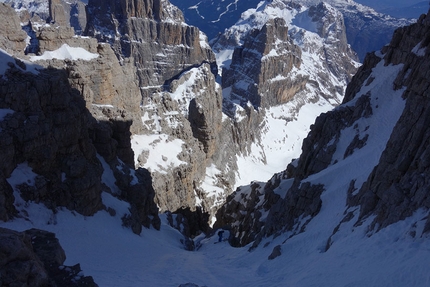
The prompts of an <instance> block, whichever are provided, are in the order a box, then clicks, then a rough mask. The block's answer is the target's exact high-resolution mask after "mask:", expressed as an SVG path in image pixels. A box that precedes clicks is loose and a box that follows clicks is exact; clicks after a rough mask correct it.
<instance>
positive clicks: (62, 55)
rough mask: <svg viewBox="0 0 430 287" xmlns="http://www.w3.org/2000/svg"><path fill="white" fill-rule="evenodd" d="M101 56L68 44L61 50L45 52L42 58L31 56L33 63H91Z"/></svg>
mask: <svg viewBox="0 0 430 287" xmlns="http://www.w3.org/2000/svg"><path fill="white" fill-rule="evenodd" d="M98 56H99V55H98V54H95V53H90V52H88V51H87V50H85V49H84V48H81V47H70V46H69V45H67V44H63V45H62V46H61V47H60V48H59V49H57V50H55V51H45V52H44V53H43V54H42V55H41V56H31V57H30V60H31V61H39V60H52V59H58V60H66V59H68V60H79V59H81V60H85V61H89V60H92V59H95V58H97V57H98Z"/></svg>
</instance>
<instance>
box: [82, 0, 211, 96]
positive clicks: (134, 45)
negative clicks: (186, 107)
mask: <svg viewBox="0 0 430 287" xmlns="http://www.w3.org/2000/svg"><path fill="white" fill-rule="evenodd" d="M106 15H109V17H106ZM86 35H89V36H93V37H96V38H97V39H99V40H101V41H105V42H108V43H111V45H112V47H113V48H114V50H115V52H116V54H117V56H118V58H119V59H121V58H123V57H133V59H134V63H135V65H136V67H137V70H138V73H137V77H138V79H139V85H140V87H148V86H154V87H161V86H163V85H164V84H166V81H167V82H169V81H171V80H173V79H174V78H175V77H177V76H179V75H180V74H181V73H182V72H183V71H185V70H187V69H190V68H192V67H193V66H199V65H201V64H202V63H205V62H206V63H214V62H215V58H214V55H213V53H212V51H211V49H210V47H209V46H208V45H207V44H206V45H205V44H203V45H201V43H205V36H204V34H202V33H201V32H200V31H199V29H198V28H196V27H192V26H188V25H186V24H185V23H184V22H183V16H182V13H181V12H180V10H179V9H177V8H176V7H174V6H173V5H171V4H170V3H169V2H168V1H161V0H155V1H119V0H115V1H107V2H106V1H89V3H88V26H87V31H86ZM151 92H152V90H151V89H150V90H142V93H143V96H149V95H150V94H151Z"/></svg>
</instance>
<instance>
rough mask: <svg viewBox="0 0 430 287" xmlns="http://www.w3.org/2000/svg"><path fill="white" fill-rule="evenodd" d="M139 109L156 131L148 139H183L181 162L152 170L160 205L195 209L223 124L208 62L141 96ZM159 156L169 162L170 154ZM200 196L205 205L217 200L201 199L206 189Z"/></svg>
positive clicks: (143, 160) (146, 123)
mask: <svg viewBox="0 0 430 287" xmlns="http://www.w3.org/2000/svg"><path fill="white" fill-rule="evenodd" d="M142 109H143V111H144V112H145V117H144V118H145V120H144V121H143V125H144V128H145V129H147V132H148V133H149V134H150V133H151V132H152V131H158V133H159V135H158V136H156V138H157V139H155V140H154V141H153V142H152V143H151V145H152V144H154V145H155V144H158V143H159V142H160V141H165V142H167V143H169V142H177V143H181V151H180V152H179V153H178V154H177V156H176V157H177V158H178V159H179V160H180V161H181V163H180V164H176V165H173V164H172V165H171V166H170V167H167V168H164V167H163V168H158V169H153V170H151V174H152V178H153V185H154V189H155V190H156V201H157V204H158V206H159V207H160V209H161V211H166V210H169V211H176V210H177V209H180V208H182V207H190V208H191V209H193V210H194V208H195V205H196V195H195V193H194V191H195V190H196V189H197V188H198V187H199V185H200V183H201V180H202V179H203V178H204V175H205V172H206V166H207V164H208V163H209V162H210V161H211V160H212V157H214V156H216V154H217V153H216V152H215V151H218V148H219V147H218V142H219V135H218V134H219V131H220V130H221V128H222V126H221V118H222V114H221V91H220V87H219V86H217V85H216V84H215V77H214V75H213V74H212V73H211V67H210V65H209V64H203V65H202V66H200V67H196V68H193V69H191V70H189V71H186V72H184V73H183V74H182V75H181V76H180V77H179V78H178V79H175V80H173V81H172V82H171V83H170V85H169V87H168V91H165V92H161V91H160V92H158V93H154V94H153V95H152V97H151V98H148V99H144V104H143V106H142ZM133 141H134V139H132V142H133ZM148 152H149V151H148V150H147V148H145V149H144V150H143V152H142V153H141V154H140V155H136V157H137V161H136V164H137V166H144V165H145V164H146V158H147V157H148V156H149V154H146V153H148ZM167 154H168V153H166V155H167ZM158 156H160V155H158ZM160 160H161V162H163V161H166V162H167V160H168V159H167V158H166V157H165V158H164V159H163V158H160ZM160 165H161V164H160ZM199 197H200V198H201V199H202V200H203V205H204V207H205V210H206V211H209V209H210V207H211V206H212V202H213V201H215V200H214V199H208V198H206V199H205V195H204V191H201V194H199Z"/></svg>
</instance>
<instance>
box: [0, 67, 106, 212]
mask: <svg viewBox="0 0 430 287" xmlns="http://www.w3.org/2000/svg"><path fill="white" fill-rule="evenodd" d="M14 73H15V74H14ZM0 94H1V98H0V106H1V107H2V108H8V109H10V110H12V111H14V112H13V113H11V114H9V115H8V116H7V117H6V118H5V119H4V120H3V121H2V122H0V124H1V133H2V135H4V137H6V138H10V141H6V142H3V143H4V144H5V145H3V146H2V148H1V153H2V158H3V154H5V156H6V158H10V161H8V162H5V161H2V163H1V167H0V170H1V171H2V174H3V176H5V177H6V178H8V177H9V176H10V175H11V173H12V172H13V170H14V169H15V168H16V167H17V165H18V164H21V163H24V162H28V165H29V166H30V167H31V168H32V169H33V171H34V172H35V173H36V174H39V175H40V176H39V177H37V179H36V182H35V185H29V184H27V183H23V184H22V185H21V187H20V190H21V192H22V193H23V197H24V198H25V199H26V200H33V201H36V202H40V201H41V202H45V203H46V204H47V205H48V206H49V207H52V208H55V207H56V206H66V207H68V208H70V209H72V210H76V211H78V212H80V213H82V214H85V215H91V214H94V213H95V212H96V211H98V210H100V209H102V207H103V204H102V202H101V198H100V193H101V186H100V176H101V171H102V170H101V166H100V164H99V163H97V160H96V158H95V149H94V146H93V145H92V144H91V142H90V138H89V134H88V130H87V126H88V125H89V118H90V117H89V114H88V112H87V111H86V109H85V103H84V101H83V99H82V98H81V96H80V95H79V93H77V91H76V90H73V89H72V88H71V87H70V85H69V83H68V80H67V76H66V74H65V72H64V71H58V70H55V69H52V70H45V71H43V72H40V74H39V75H37V76H35V75H33V74H30V73H26V74H24V73H22V72H21V71H20V70H19V69H18V68H16V66H15V67H14V68H12V69H10V70H9V71H8V72H6V74H5V77H3V78H1V79H0ZM71 118H73V119H74V120H73V121H70V119H71ZM62 173H63V175H62Z"/></svg>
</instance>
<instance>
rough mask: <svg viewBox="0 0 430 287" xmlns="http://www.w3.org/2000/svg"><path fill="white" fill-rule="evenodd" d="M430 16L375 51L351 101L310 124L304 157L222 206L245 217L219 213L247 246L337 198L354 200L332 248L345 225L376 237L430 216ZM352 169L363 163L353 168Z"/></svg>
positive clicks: (300, 227)
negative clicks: (397, 225)
mask: <svg viewBox="0 0 430 287" xmlns="http://www.w3.org/2000/svg"><path fill="white" fill-rule="evenodd" d="M429 17H430V14H428V15H423V16H421V17H420V19H419V20H418V22H417V23H416V24H413V25H410V26H406V27H402V28H399V29H397V30H396V32H395V33H394V35H393V39H392V41H391V42H390V44H389V45H387V46H385V47H384V48H383V49H382V50H381V51H380V52H376V53H373V54H369V55H368V56H367V57H366V59H365V61H364V64H363V66H362V67H361V68H360V69H359V71H358V72H357V74H356V75H355V76H354V77H353V79H352V80H351V83H350V84H349V85H348V88H347V91H346V96H345V99H344V101H343V104H342V105H341V106H339V107H337V108H336V109H334V110H332V111H330V112H327V113H323V114H321V115H320V116H319V117H318V118H317V119H316V121H315V124H314V125H312V126H311V131H310V133H309V134H308V137H307V138H306V139H305V140H304V141H303V146H302V154H301V156H300V158H299V159H298V160H295V161H294V162H292V163H291V164H290V165H288V167H287V169H286V170H285V171H284V172H281V173H279V174H277V175H275V176H274V177H273V178H272V179H271V180H270V181H268V182H267V183H266V184H265V185H260V184H259V185H258V186H257V185H256V186H251V187H250V188H249V190H247V189H242V191H236V193H237V194H236V195H235V196H234V197H230V198H229V200H228V202H227V203H226V205H225V206H224V207H223V209H222V210H230V212H232V213H233V214H235V213H237V214H239V213H240V214H241V215H240V216H239V217H240V218H241V222H242V223H241V224H237V223H238V222H237V221H236V220H235V219H234V218H229V217H228V216H225V215H223V214H221V213H220V214H217V217H218V218H219V220H220V223H221V224H224V225H228V226H232V229H233V231H234V234H236V238H235V240H236V242H239V244H240V245H242V246H243V245H245V244H247V243H249V242H251V241H252V240H254V239H256V241H255V243H254V246H256V245H258V244H259V243H260V242H261V240H263V238H265V237H267V236H270V235H275V236H276V235H279V234H281V233H286V234H287V236H288V238H290V237H292V236H295V235H297V234H299V233H302V232H306V229H307V226H308V224H309V222H312V220H314V219H315V218H316V217H317V216H319V215H320V213H322V212H326V211H323V210H324V205H329V204H330V203H329V202H328V201H329V200H328V199H327V196H329V194H331V195H334V194H335V196H336V198H345V200H343V201H342V202H343V204H345V206H340V207H339V210H342V209H343V211H344V212H343V215H342V212H341V213H340V215H339V216H338V217H337V219H336V220H337V221H336V222H334V223H333V226H334V227H333V233H332V235H331V236H329V238H327V246H326V247H325V248H326V249H325V250H327V249H329V248H330V246H332V244H335V237H336V236H335V234H336V233H337V232H339V230H341V229H342V228H343V226H344V225H348V224H349V226H350V227H351V226H353V227H352V229H348V227H345V228H346V229H347V230H349V231H351V230H353V229H354V228H355V227H358V226H360V225H362V224H368V228H367V232H368V234H369V235H371V234H372V233H373V232H377V231H378V230H380V229H381V228H384V227H387V226H388V225H390V224H393V223H396V222H398V221H400V220H403V219H405V218H407V217H410V216H412V215H413V214H414V213H416V212H417V211H418V210H421V211H423V212H424V213H425V214H428V210H429V208H430V203H429V202H430V201H429V196H428V192H427V191H428V189H429V181H428V180H427V178H429V175H428V173H429V165H428V161H427V160H426V158H427V157H428V153H429V151H428V145H427V143H428V141H429V139H430V132H429V130H428V126H429V125H428V120H429V116H428V115H429V112H428V110H427V107H429V103H428V98H429V97H428V87H429V86H430V84H429V81H430V79H429V75H428V73H427V72H426V71H428V69H429V65H430V63H429V61H428V60H427V59H428V53H429V43H430V42H429V41H428V39H429V33H430V25H429V24H430V21H429V20H428V19H429ZM426 73H427V74H426ZM387 119H390V120H389V121H387ZM381 121H384V125H381ZM369 153H372V154H373V153H376V154H375V155H372V156H369ZM364 158H365V159H366V160H365V161H363V159H364ZM352 159H354V160H356V161H357V163H352V162H351V160H352ZM351 164H352V165H351ZM344 166H351V167H354V169H353V170H354V172H351V171H345V170H344ZM332 179H334V181H335V182H334V183H333V182H332V181H331V180H332ZM284 192H285V195H283V197H281V199H280V200H277V201H276V202H275V203H273V204H271V203H270V202H271V201H270V198H273V197H274V196H275V197H276V196H277V194H280V193H281V194H282V193H284ZM256 198H258V199H256ZM323 198H325V201H324V199H323ZM338 204H339V203H338ZM252 206H254V207H257V209H258V212H257V210H255V209H253V207H252ZM357 207H359V208H358V209H357ZM332 208H333V206H332ZM250 210H252V212H251V211H250ZM326 210H327V207H326ZM262 214H267V217H266V216H261V215H262ZM257 215H258V216H257ZM257 218H260V219H258V220H257ZM261 218H262V219H261ZM262 222H264V224H261V223H262ZM347 222H349V223H348V224H347ZM417 224H418V222H417V223H415V225H414V226H413V227H412V228H411V230H412V231H411V233H410V234H411V236H413V237H415V236H420V235H421V234H418V233H416V231H415V229H416V225H417ZM419 224H421V226H423V228H422V229H421V232H423V233H425V232H429V231H430V219H429V216H428V215H425V216H424V217H423V218H422V219H420V223H419ZM244 230H249V232H244ZM349 231H348V232H349ZM344 232H345V231H344Z"/></svg>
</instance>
